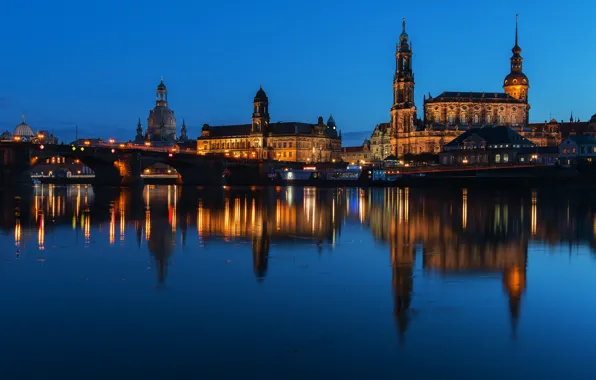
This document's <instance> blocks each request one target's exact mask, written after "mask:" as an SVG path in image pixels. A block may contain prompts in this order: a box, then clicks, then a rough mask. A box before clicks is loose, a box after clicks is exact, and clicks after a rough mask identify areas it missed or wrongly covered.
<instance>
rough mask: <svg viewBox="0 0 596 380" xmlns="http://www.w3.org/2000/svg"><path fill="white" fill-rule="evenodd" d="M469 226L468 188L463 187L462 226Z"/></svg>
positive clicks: (464, 227) (463, 227)
mask: <svg viewBox="0 0 596 380" xmlns="http://www.w3.org/2000/svg"><path fill="white" fill-rule="evenodd" d="M467 226H468V189H462V206H461V228H462V229H464V230H465V229H466V227H467Z"/></svg>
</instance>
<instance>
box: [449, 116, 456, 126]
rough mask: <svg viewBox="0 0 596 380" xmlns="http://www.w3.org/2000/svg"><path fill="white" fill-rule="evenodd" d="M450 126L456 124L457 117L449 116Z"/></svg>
mask: <svg viewBox="0 0 596 380" xmlns="http://www.w3.org/2000/svg"><path fill="white" fill-rule="evenodd" d="M449 124H455V116H454V115H453V114H450V115H449Z"/></svg>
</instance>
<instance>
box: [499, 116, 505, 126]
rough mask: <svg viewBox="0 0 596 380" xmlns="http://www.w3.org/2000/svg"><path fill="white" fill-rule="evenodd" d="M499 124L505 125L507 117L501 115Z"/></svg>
mask: <svg viewBox="0 0 596 380" xmlns="http://www.w3.org/2000/svg"><path fill="white" fill-rule="evenodd" d="M499 124H501V125H503V124H505V117H504V116H503V115H499Z"/></svg>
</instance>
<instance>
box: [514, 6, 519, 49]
mask: <svg viewBox="0 0 596 380" xmlns="http://www.w3.org/2000/svg"><path fill="white" fill-rule="evenodd" d="M518 22H519V13H516V14H515V46H519V45H518V43H517V41H518V39H517V24H518Z"/></svg>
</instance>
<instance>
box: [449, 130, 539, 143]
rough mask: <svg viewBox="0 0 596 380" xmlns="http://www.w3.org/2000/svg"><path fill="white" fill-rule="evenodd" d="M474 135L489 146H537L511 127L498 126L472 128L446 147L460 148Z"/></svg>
mask: <svg viewBox="0 0 596 380" xmlns="http://www.w3.org/2000/svg"><path fill="white" fill-rule="evenodd" d="M472 135H478V136H479V137H481V138H483V139H484V140H485V141H486V143H487V144H513V143H515V144H520V145H522V144H523V145H525V146H534V145H535V144H534V143H533V142H531V141H530V140H528V139H526V138H525V137H523V136H522V135H520V134H519V133H517V132H515V131H514V130H512V129H511V128H509V127H505V126H498V127H484V128H472V129H470V130H468V131H466V132H464V133H463V134H461V135H459V136H458V137H456V138H455V139H453V140H452V141H450V142H449V143H448V144H446V145H445V147H447V148H455V147H459V146H460V145H461V144H462V142H463V141H464V140H466V139H467V138H468V137H470V136H472Z"/></svg>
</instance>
